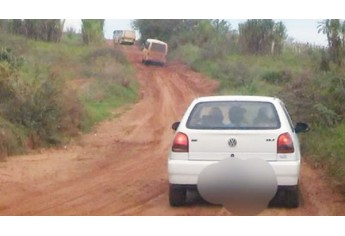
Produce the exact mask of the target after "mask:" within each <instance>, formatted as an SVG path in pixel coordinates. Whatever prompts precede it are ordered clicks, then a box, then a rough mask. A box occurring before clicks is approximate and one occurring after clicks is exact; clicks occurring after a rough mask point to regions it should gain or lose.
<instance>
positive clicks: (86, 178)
mask: <svg viewBox="0 0 345 236" xmlns="http://www.w3.org/2000/svg"><path fill="white" fill-rule="evenodd" d="M121 48H122V50H123V51H124V53H125V54H126V55H127V56H128V58H129V60H130V61H131V62H132V63H133V66H134V67H135V69H136V72H137V73H136V75H137V77H136V79H137V80H138V82H139V84H140V100H139V101H138V102H137V103H136V104H135V105H133V106H131V107H124V108H121V109H119V110H117V111H114V112H117V113H119V114H121V115H120V116H116V117H118V118H114V119H112V120H109V121H105V122H103V123H101V124H100V125H99V126H97V127H96V128H95V129H94V131H93V132H92V133H90V134H87V135H85V136H83V137H82V138H81V139H80V140H79V141H77V142H75V143H74V144H73V145H70V146H67V147H65V148H63V149H49V150H42V151H41V152H40V153H39V154H35V155H25V156H20V157H10V158H8V159H7V161H6V162H1V163H0V186H1V189H0V215H230V213H229V212H228V211H227V210H225V209H224V208H222V207H220V206H212V205H207V204H202V203H200V202H195V203H191V204H189V205H187V206H185V207H180V208H172V207H170V206H169V204H168V185H167V165H166V160H167V154H168V150H169V147H170V144H171V141H172V137H173V132H172V130H171V128H170V126H171V124H172V123H173V122H174V121H177V120H179V119H180V118H181V116H182V114H183V112H184V111H185V109H186V108H187V106H188V105H189V103H190V102H191V101H192V99H194V98H195V97H197V96H200V95H210V94H212V93H213V91H214V90H215V89H216V88H217V86H218V84H217V82H215V81H212V80H209V79H207V78H205V77H204V76H202V75H200V74H198V73H196V72H193V71H191V70H190V69H189V68H188V67H186V66H185V65H183V64H180V63H178V62H171V63H169V64H168V65H167V66H166V67H163V68H162V67H157V66H144V65H142V64H141V57H140V52H139V51H138V49H137V48H135V47H130V46H127V47H126V46H123V47H121ZM301 188H302V189H301V191H302V199H303V202H302V204H301V207H300V208H298V209H277V208H269V209H266V210H264V211H263V212H262V213H261V214H262V215H345V204H344V199H343V198H342V196H341V195H340V194H338V193H337V192H335V191H334V190H333V189H332V188H330V187H329V186H328V185H327V183H326V181H325V180H323V176H322V173H319V172H317V171H315V170H313V169H311V168H310V167H309V166H308V165H306V164H305V163H303V166H302V176H301Z"/></svg>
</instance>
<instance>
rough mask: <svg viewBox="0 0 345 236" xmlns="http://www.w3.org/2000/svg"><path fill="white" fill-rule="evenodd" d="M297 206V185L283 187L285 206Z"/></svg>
mask: <svg viewBox="0 0 345 236" xmlns="http://www.w3.org/2000/svg"><path fill="white" fill-rule="evenodd" d="M298 206H299V187H298V185H297V186H294V187H293V188H288V189H285V207H288V208H296V207H298Z"/></svg>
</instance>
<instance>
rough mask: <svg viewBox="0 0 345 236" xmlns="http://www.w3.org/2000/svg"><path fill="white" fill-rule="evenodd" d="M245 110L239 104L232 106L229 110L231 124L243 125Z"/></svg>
mask: <svg viewBox="0 0 345 236" xmlns="http://www.w3.org/2000/svg"><path fill="white" fill-rule="evenodd" d="M245 112H246V110H245V109H244V108H242V107H239V106H233V107H231V108H230V110H229V120H230V122H231V123H230V125H231V126H236V127H237V126H243V125H245V121H244V114H245Z"/></svg>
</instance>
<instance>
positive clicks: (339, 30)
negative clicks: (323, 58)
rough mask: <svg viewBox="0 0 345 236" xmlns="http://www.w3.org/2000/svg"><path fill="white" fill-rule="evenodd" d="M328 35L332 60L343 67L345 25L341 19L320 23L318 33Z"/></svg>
mask: <svg viewBox="0 0 345 236" xmlns="http://www.w3.org/2000/svg"><path fill="white" fill-rule="evenodd" d="M321 32H322V33H323V34H326V36H327V41H328V51H329V54H330V58H331V60H332V61H333V62H334V63H336V64H338V65H341V64H342V61H343V58H344V48H345V44H344V43H345V42H344V41H345V23H344V22H341V21H340V20H339V19H327V20H323V21H321V22H319V25H318V33H321Z"/></svg>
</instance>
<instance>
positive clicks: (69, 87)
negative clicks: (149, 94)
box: [0, 20, 137, 159]
mask: <svg viewBox="0 0 345 236" xmlns="http://www.w3.org/2000/svg"><path fill="white" fill-rule="evenodd" d="M94 21H97V20H94ZM98 24H99V23H97V25H98ZM88 25H92V22H88ZM62 28H63V21H60V20H1V21H0V159H1V158H3V157H6V156H7V155H14V154H19V153H24V152H26V151H27V150H28V149H32V148H38V147H43V146H51V145H54V146H55V145H61V144H64V143H66V142H68V141H69V140H70V139H71V138H72V137H75V136H77V135H79V134H80V132H85V131H89V130H90V129H91V127H92V126H93V125H94V124H95V123H97V122H99V121H101V120H104V119H106V118H109V117H111V111H112V110H113V109H114V108H116V107H119V106H122V105H124V104H127V103H131V102H134V101H135V100H136V90H137V85H136V83H135V81H134V80H133V79H132V78H133V76H134V71H133V69H132V67H131V65H130V64H129V63H128V61H127V60H126V58H125V56H124V55H123V54H122V53H121V52H120V51H118V50H116V49H114V48H109V47H108V46H107V45H106V44H105V42H104V39H103V38H102V39H100V38H99V36H97V37H92V36H90V35H92V30H89V31H87V30H85V32H89V33H88V37H86V36H84V37H83V35H80V34H77V33H76V32H75V31H74V30H73V29H68V30H67V32H62ZM84 28H85V27H84ZM54 30H55V31H54ZM95 31H96V32H97V34H99V31H97V27H96V30H95ZM45 32H46V33H47V34H45ZM48 32H50V34H49V33H48ZM52 32H53V33H52ZM90 32H91V33H90ZM49 35H50V36H49ZM85 38H87V40H86V41H85Z"/></svg>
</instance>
